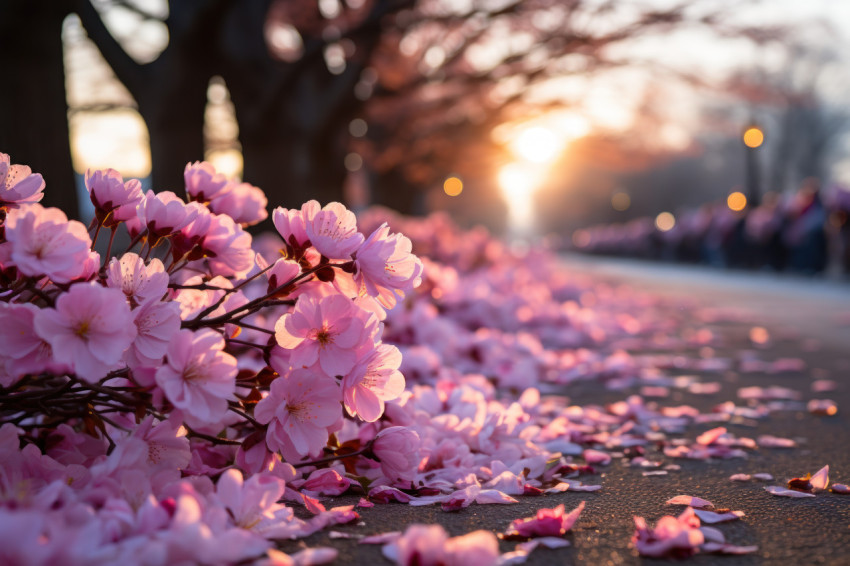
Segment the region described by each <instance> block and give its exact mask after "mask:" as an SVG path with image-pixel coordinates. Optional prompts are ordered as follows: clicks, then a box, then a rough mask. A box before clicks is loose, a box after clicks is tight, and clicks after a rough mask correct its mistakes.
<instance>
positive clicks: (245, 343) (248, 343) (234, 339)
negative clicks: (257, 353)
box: [225, 337, 266, 350]
mask: <svg viewBox="0 0 850 566" xmlns="http://www.w3.org/2000/svg"><path fill="white" fill-rule="evenodd" d="M225 340H227V341H228V342H233V343H234V344H241V345H242V346H253V347H254V348H259V349H260V350H265V349H266V347H265V346H263V345H261V344H254V343H253V342H247V341H245V340H237V339H236V338H227V337H225Z"/></svg>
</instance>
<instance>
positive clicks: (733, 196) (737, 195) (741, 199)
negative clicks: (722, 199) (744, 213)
mask: <svg viewBox="0 0 850 566" xmlns="http://www.w3.org/2000/svg"><path fill="white" fill-rule="evenodd" d="M726 206H728V207H729V208H730V209H731V210H734V211H735V212H740V211H741V210H744V209H745V208H747V197H746V195H744V193H742V192H740V191H735V192H734V193H730V194H729V196H728V197H726Z"/></svg>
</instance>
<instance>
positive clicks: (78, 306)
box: [34, 283, 136, 382]
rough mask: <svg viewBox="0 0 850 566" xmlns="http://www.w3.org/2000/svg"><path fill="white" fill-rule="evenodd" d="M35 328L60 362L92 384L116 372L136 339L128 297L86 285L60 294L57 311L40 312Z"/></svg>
mask: <svg viewBox="0 0 850 566" xmlns="http://www.w3.org/2000/svg"><path fill="white" fill-rule="evenodd" d="M34 327H35V331H36V333H37V334H38V335H39V336H40V337H41V338H42V339H43V340H44V341H45V342H47V343H48V344H50V346H51V348H52V350H53V357H54V358H55V359H56V361H58V362H60V363H63V364H68V365H69V366H71V367H72V368H73V370H74V373H75V374H77V376H78V377H80V378H81V379H84V380H86V381H89V382H95V381H97V380H99V379H100V378H102V377H103V376H104V375H106V373H107V372H108V371H109V370H111V369H114V368H115V367H116V366H117V365H118V362H119V361H120V360H121V356H122V355H123V353H124V350H126V349H127V348H128V347H129V346H130V344H131V343H132V342H133V339H134V338H135V337H136V326H135V325H134V324H133V323H132V315H131V314H130V307H128V306H127V301H126V299H125V298H124V294H123V293H121V292H120V291H118V290H116V289H110V288H107V287H101V286H99V285H90V284H86V283H78V284H76V285H72V286H71V287H70V288H69V289H68V292H67V293H64V294H62V295H60V296H59V299H58V300H57V301H56V308H54V309H42V310H41V311H39V312H38V314H36V316H35V320H34Z"/></svg>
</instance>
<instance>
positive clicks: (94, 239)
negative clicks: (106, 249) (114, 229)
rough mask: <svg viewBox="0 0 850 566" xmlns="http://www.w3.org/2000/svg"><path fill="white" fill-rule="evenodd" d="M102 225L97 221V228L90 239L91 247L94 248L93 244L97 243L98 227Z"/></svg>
mask: <svg viewBox="0 0 850 566" xmlns="http://www.w3.org/2000/svg"><path fill="white" fill-rule="evenodd" d="M102 227H103V224H101V223H100V222H98V223H97V228H95V230H94V236H92V239H91V249H92V250H94V246H95V244H97V237H98V236H99V235H100V229H101V228H102Z"/></svg>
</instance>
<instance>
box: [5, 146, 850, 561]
mask: <svg viewBox="0 0 850 566" xmlns="http://www.w3.org/2000/svg"><path fill="white" fill-rule="evenodd" d="M4 159H5V162H8V158H7V157H6V156H4ZM22 171H23V170H22ZM24 173H26V174H27V175H31V174H30V173H29V172H28V171H24ZM22 174H23V173H22ZM29 178H30V177H25V179H29ZM19 183H21V181H19ZM26 183H27V184H26V185H25V186H24V188H27V191H23V190H22V191H21V192H20V194H18V193H9V195H7V196H6V197H4V198H6V199H7V200H6V201H2V202H0V204H3V212H4V214H5V240H4V241H2V242H0V268H2V269H0V275H2V277H3V285H4V288H3V292H2V299H3V301H2V304H0V322H2V324H0V337H2V338H3V346H2V350H0V357H2V371H0V387H2V389H0V401H2V403H0V416H2V419H3V420H2V423H3V424H2V427H0V472H2V473H0V563H10V564H17V563H27V564H41V563H45V564H46V563H68V564H74V563H80V564H84V563H85V564H98V563H103V564H109V563H118V562H120V563H123V564H134V563H145V564H168V563H178V562H180V563H202V564H230V563H239V562H246V563H258V564H318V563H324V562H328V561H334V560H335V561H336V563H340V564H357V563H366V562H372V563H375V564H380V563H390V562H395V563H399V564H405V565H407V564H418V565H425V564H435V565H436V564H518V563H523V562H526V563H530V564H545V563H552V562H554V561H566V562H578V563H584V564H606V563H614V564H616V563H623V562H628V563H635V562H637V561H638V560H639V559H640V558H639V557H640V556H641V555H643V556H646V557H653V558H661V559H668V558H675V559H683V558H688V559H691V560H695V561H698V562H702V563H709V562H712V563H713V562H714V561H717V562H724V563H749V562H753V563H756V562H758V563H787V562H788V561H789V560H793V559H798V561H799V560H800V559H801V557H802V556H803V553H805V556H806V560H805V561H804V562H805V563H835V564H838V563H841V562H840V561H841V560H842V559H844V558H845V550H843V549H846V548H847V546H848V544H850V535H848V532H847V524H848V522H850V512H848V509H850V508H849V507H848V505H850V497H848V496H847V495H845V494H844V492H846V487H842V486H844V484H846V483H847V482H848V481H849V480H850V475H848V474H850V472H848V470H850V457H848V455H847V451H846V450H844V444H845V443H846V441H847V439H848V424H847V422H846V417H845V414H844V413H845V411H846V409H845V407H846V406H847V402H850V394H848V387H847V384H846V383H845V382H846V379H847V374H848V373H850V354H848V352H847V349H846V347H844V348H842V347H840V345H838V346H836V345H835V342H831V341H829V340H825V339H823V336H824V335H823V334H819V335H817V336H816V335H813V334H805V333H802V332H801V331H800V329H801V328H804V327H805V326H804V325H801V326H798V327H797V328H796V329H795V327H794V326H793V325H786V326H782V325H778V324H774V323H770V322H766V321H763V320H761V319H759V318H758V317H759V314H758V313H754V312H753V311H747V310H744V309H739V308H731V307H725V306H724V304H725V303H724V300H723V294H722V293H721V292H712V291H711V289H706V288H703V289H702V290H701V291H700V290H699V289H697V288H696V287H694V288H693V289H692V291H696V293H695V295H696V296H694V297H692V298H690V299H687V298H682V297H671V296H668V293H665V292H661V291H659V290H658V289H660V288H663V286H657V287H656V288H655V289H654V290H653V288H651V287H649V288H644V289H640V288H638V287H636V286H630V285H627V284H625V283H624V282H623V280H622V279H620V280H618V279H616V278H608V277H601V276H599V275H588V274H586V273H584V272H583V271H582V270H581V269H576V268H575V267H574V266H571V265H569V264H566V263H565V262H564V261H563V259H562V258H559V257H557V256H556V255H553V254H551V253H549V252H547V251H546V250H545V249H542V248H532V249H522V250H514V249H511V248H509V247H507V246H506V245H504V244H502V243H500V242H499V241H498V240H496V239H494V238H492V237H491V236H490V235H488V234H487V233H486V232H485V231H482V230H462V229H460V228H458V227H456V226H454V225H453V224H452V223H451V222H450V221H449V220H448V218H447V217H445V216H441V215H433V216H430V217H428V218H424V219H408V218H400V217H397V216H395V215H394V214H392V213H390V212H388V211H384V210H372V211H368V212H367V213H365V214H363V215H361V217H359V218H355V216H354V215H353V213H351V212H350V211H348V210H346V209H345V207H344V206H342V205H341V204H339V203H332V204H329V205H326V206H324V207H323V206H321V205H320V204H319V203H316V202H315V201H311V202H309V203H307V204H305V205H304V206H303V207H302V208H301V209H300V210H298V209H292V210H288V209H282V208H278V209H276V210H274V211H273V213H272V218H273V220H274V225H275V228H276V231H277V233H276V234H271V235H267V236H262V237H258V238H255V239H253V242H252V238H251V236H250V235H249V234H248V233H247V232H246V231H244V229H243V228H244V227H246V226H247V225H248V224H251V223H254V222H258V221H260V220H262V219H263V218H264V217H265V216H266V214H267V213H266V212H265V211H264V210H263V207H264V206H265V197H264V196H262V194H261V193H258V192H257V191H258V189H256V187H250V186H248V187H245V186H243V185H238V184H234V183H233V182H229V181H227V179H225V178H223V177H221V176H220V175H218V174H217V173H216V172H215V171H214V170H212V169H211V167H210V166H209V165H208V164H204V163H196V164H189V165H188V166H187V168H186V194H185V197H186V198H185V201H184V200H183V198H182V197H180V196H178V195H176V194H174V193H159V194H156V195H155V194H154V193H148V194H145V195H142V194H141V192H140V190H139V189H138V187H137V186H136V185H135V184H134V183H132V182H127V183H123V180H122V179H121V178H120V176H118V175H117V174H116V173H114V172H112V171H106V172H100V173H91V174H90V175H88V176H87V183H88V185H89V190H90V192H91V194H92V202H93V204H94V205H95V207H96V210H97V216H96V218H95V219H94V220H93V222H92V225H91V230H90V231H89V233H86V231H85V227H84V226H83V225H77V224H72V223H69V222H68V221H67V219H66V218H65V217H64V216H62V215H60V213H57V212H54V211H52V210H51V209H43V208H42V207H40V205H38V204H33V203H34V202H37V201H38V200H39V198H40V197H39V196H38V191H40V190H42V189H43V183H42V182H41V181H40V178H36V177H32V180H31V181H26ZM30 185H32V186H31V187H30ZM38 187H41V188H40V189H38V191H36V190H35V189H36V188H38ZM30 189H32V190H30ZM33 191H35V192H33ZM14 199H17V200H14ZM243 201H244V202H243ZM245 202H250V203H253V204H251V206H247V204H245ZM236 203H243V204H241V205H240V204H236ZM246 211H253V212H252V213H251V214H249V215H247V216H246V215H245V212H246ZM119 224H125V225H126V229H127V230H128V232H129V235H130V237H131V238H133V240H132V241H131V243H130V244H131V245H130V246H129V247H130V249H131V250H133V249H134V251H128V252H126V253H123V254H118V253H116V257H115V258H113V259H110V251H111V248H112V243H113V237H114V228H116V226H118V225H119ZM101 230H103V232H104V234H105V233H107V232H110V233H111V234H110V237H109V250H107V251H106V253H105V254H103V258H101V255H99V253H98V252H95V251H92V250H93V248H94V247H95V246H94V244H93V242H97V241H98V234H99V233H100V231H101ZM134 245H135V246H136V247H135V248H133V246H134ZM63 250H66V251H63ZM69 253H70V254H72V256H73V257H74V258H75V261H74V262H68V261H67V257H68V256H67V254H69ZM794 299H795V297H794V296H793V295H789V296H787V297H785V298H784V300H787V301H793V300H794ZM776 304H777V305H779V304H781V303H780V301H779V300H777V303H776ZM835 309H836V310H835V311H834V312H833V313H832V314H831V315H830V316H831V317H832V318H830V319H829V320H824V321H823V322H824V323H825V324H839V325H840V324H847V323H848V322H850V319H846V320H845V318H841V317H842V316H845V317H846V313H847V312H850V306H848V305H847V303H846V302H844V303H840V304H836V305H835ZM841 309H848V310H846V311H842V310H841ZM813 316H815V314H813V313H810V318H811V317H813ZM784 491H788V492H790V493H792V494H796V495H791V496H787V494H783V493H782V492H784ZM782 495H786V496H785V497H782ZM429 525H430V526H429ZM141 549H144V553H143V554H140V552H141ZM801 563H802V562H801Z"/></svg>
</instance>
